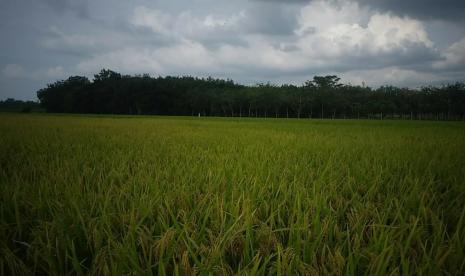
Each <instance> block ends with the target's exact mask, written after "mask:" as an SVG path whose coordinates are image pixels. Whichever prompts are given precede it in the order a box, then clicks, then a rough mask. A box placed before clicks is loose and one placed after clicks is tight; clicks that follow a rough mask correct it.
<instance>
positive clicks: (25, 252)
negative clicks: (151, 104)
mask: <svg viewBox="0 0 465 276" xmlns="http://www.w3.org/2000/svg"><path fill="white" fill-rule="evenodd" d="M0 273H1V275H30V274H47V275H67V274H71V275H84V274H86V275H122V274H124V275H152V274H155V275H231V274H239V275H244V274H246V275H295V274H300V275H364V274H369V275H385V274H394V275H398V274H402V275H409V274H424V275H440V274H446V275H447V274H450V275H458V274H464V273H465V123H464V122H426V121H380V120H378V121H374V120H373V121H360V120H308V119H301V120H297V119H295V120H294V119H292V120H291V119H287V120H286V119H239V118H237V119H232V118H188V117H139V116H134V117H124V116H78V115H46V114H35V115H34V114H24V115H23V114H0Z"/></svg>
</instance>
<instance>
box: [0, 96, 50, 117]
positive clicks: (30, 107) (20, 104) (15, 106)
mask: <svg viewBox="0 0 465 276" xmlns="http://www.w3.org/2000/svg"><path fill="white" fill-rule="evenodd" d="M38 110H41V107H40V104H39V103H38V102H33V101H20V100H15V99H12V98H8V99H6V100H4V101H0V111H6V112H24V113H28V112H31V111H38Z"/></svg>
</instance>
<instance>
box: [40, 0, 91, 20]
mask: <svg viewBox="0 0 465 276" xmlns="http://www.w3.org/2000/svg"><path fill="white" fill-rule="evenodd" d="M39 1H40V2H42V3H44V4H46V5H47V6H49V7H51V8H52V9H53V10H54V11H55V12H58V13H63V12H71V13H73V14H75V15H77V16H78V17H81V18H88V17H89V13H90V11H89V2H88V0H39Z"/></svg>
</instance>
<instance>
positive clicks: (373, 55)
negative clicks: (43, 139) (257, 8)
mask: <svg viewBox="0 0 465 276" xmlns="http://www.w3.org/2000/svg"><path fill="white" fill-rule="evenodd" d="M246 14H247V13H246V12H240V13H233V14H231V15H230V16H219V15H215V14H208V15H206V16H203V17H199V16H193V15H192V14H191V13H189V12H181V13H179V14H177V15H173V14H168V13H165V12H163V11H160V10H157V9H149V8H147V7H137V8H135V10H134V16H133V17H132V18H131V21H130V22H131V23H132V24H133V25H135V26H137V27H142V28H149V29H150V30H151V31H152V32H153V34H155V35H158V36H162V37H163V36H165V37H171V38H173V40H172V43H171V44H169V45H165V46H160V47H153V46H152V45H139V46H137V47H136V46H133V45H131V46H129V47H124V48H120V49H117V50H115V51H110V52H108V53H104V54H97V55H94V56H91V57H89V58H87V59H85V60H83V61H81V62H80V63H79V65H78V66H77V68H78V70H83V71H86V72H88V71H96V70H98V69H99V68H101V67H110V68H115V69H118V70H123V71H125V72H128V71H129V72H149V73H155V74H192V73H197V74H214V75H218V74H233V75H236V74H237V75H240V72H242V74H243V75H244V74H248V75H257V76H259V75H261V76H272V77H279V76H283V75H288V76H291V75H293V74H302V73H304V72H306V73H311V72H313V73H322V72H328V71H335V72H345V71H349V70H367V69H378V68H386V67H389V66H406V67H414V66H415V65H417V64H423V63H425V62H426V63H430V64H431V63H433V62H434V61H435V60H437V59H438V58H439V52H438V50H437V49H436V48H435V46H434V43H433V42H432V41H431V40H430V39H429V37H428V34H427V32H426V30H425V28H424V26H423V24H422V23H421V22H420V21H418V20H414V19H411V18H408V17H399V16H395V15H391V14H381V13H372V12H370V10H368V9H366V8H364V7H361V6H360V5H358V4H357V3H355V2H327V1H313V2H311V3H310V4H308V5H306V6H305V7H303V8H302V9H301V10H300V12H299V14H298V16H296V22H297V23H296V26H295V29H294V31H293V33H292V36H289V37H288V39H286V40H282V39H280V38H276V37H274V36H273V35H271V36H270V35H268V34H261V33H242V32H238V30H240V26H241V22H242V21H246V20H247V16H246ZM206 36H208V37H209V40H206V39H205V37H206ZM225 36H228V37H229V38H228V39H233V40H240V41H242V42H243V43H241V44H237V43H230V40H226V39H224V37H225ZM215 39H216V40H217V41H218V42H219V44H218V45H217V47H214V48H212V47H210V46H211V45H210V44H211V41H213V40H215ZM88 41H92V39H89V40H88Z"/></svg>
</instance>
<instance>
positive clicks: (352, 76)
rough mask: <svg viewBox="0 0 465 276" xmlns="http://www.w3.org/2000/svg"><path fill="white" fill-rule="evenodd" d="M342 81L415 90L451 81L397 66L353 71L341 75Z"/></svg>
mask: <svg viewBox="0 0 465 276" xmlns="http://www.w3.org/2000/svg"><path fill="white" fill-rule="evenodd" d="M341 79H342V81H343V82H345V83H351V84H354V85H362V84H366V85H368V86H372V87H376V86H381V85H396V86H402V87H413V88H418V87H422V86H427V85H437V84H441V83H445V82H447V81H449V80H450V79H449V78H448V77H447V76H442V75H438V74H435V73H432V72H418V71H415V70H411V69H405V68H400V67H397V66H389V67H384V68H379V69H370V70H351V71H348V72H345V73H343V74H342V75H341Z"/></svg>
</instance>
